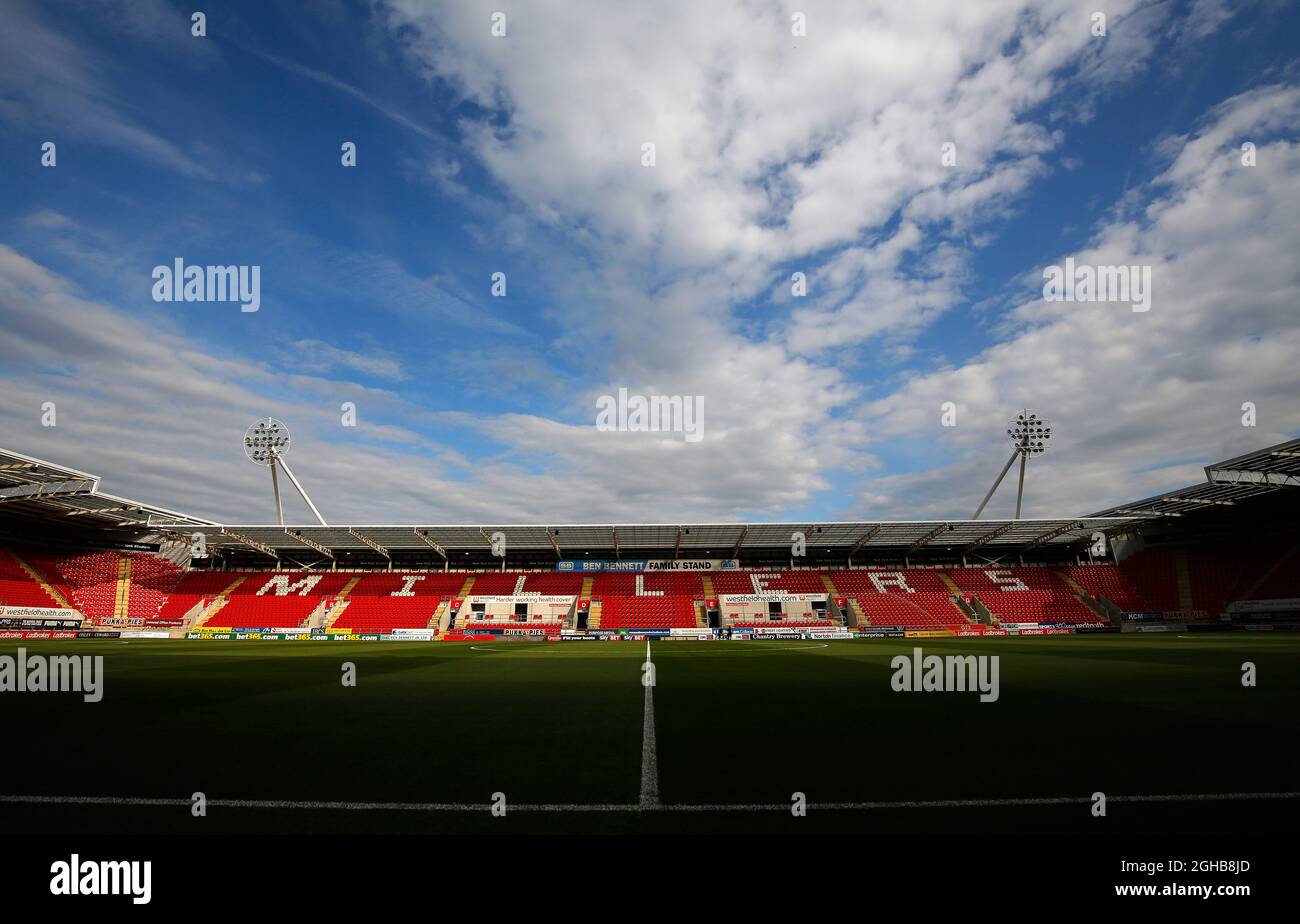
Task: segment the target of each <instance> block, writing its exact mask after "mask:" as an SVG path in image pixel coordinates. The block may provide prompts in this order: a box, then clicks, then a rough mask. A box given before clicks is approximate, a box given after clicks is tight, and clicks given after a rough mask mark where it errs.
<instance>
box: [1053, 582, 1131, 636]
mask: <svg viewBox="0 0 1300 924" xmlns="http://www.w3.org/2000/svg"><path fill="white" fill-rule="evenodd" d="M1053 570H1054V572H1055V574H1056V576H1057V577H1059V578H1060V579H1061V580H1062V581H1064V582H1065V583H1066V584H1067V585H1068V586H1069V588H1070V589H1071V590H1073V591H1074V598H1075V599H1076V600H1078V601H1079V602H1080V603H1082V604H1083V605H1084V606H1086V607H1087V608H1088V609H1090V610H1092V611H1093V612H1094V613H1096V614H1097V615H1098V616H1100V617H1101V618H1102V620H1103V621H1104V622H1105V623H1106V624H1107V625H1112V626H1114V625H1118V623H1116V622H1115V618H1114V615H1113V614H1112V613H1111V611H1110V610H1109V609H1107V608H1106V605H1105V604H1104V603H1102V602H1101V601H1100V600H1098V599H1097V598H1096V597H1094V596H1093V595H1092V594H1090V593H1088V591H1086V590H1084V589H1083V587H1082V586H1081V585H1080V584H1079V582H1078V581H1076V580H1075V579H1074V578H1072V577H1070V576H1069V575H1068V574H1066V573H1065V571H1064V570H1063V569H1060V568H1056V569H1053ZM1113 605H1114V604H1112V606H1113ZM1116 609H1117V610H1118V608H1116Z"/></svg>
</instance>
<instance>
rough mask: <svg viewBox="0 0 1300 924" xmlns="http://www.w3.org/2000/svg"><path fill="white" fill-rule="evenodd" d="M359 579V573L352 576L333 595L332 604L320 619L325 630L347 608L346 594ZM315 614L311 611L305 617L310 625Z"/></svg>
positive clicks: (327, 629)
mask: <svg viewBox="0 0 1300 924" xmlns="http://www.w3.org/2000/svg"><path fill="white" fill-rule="evenodd" d="M360 580H361V576H360V575H358V576H357V577H354V578H353V579H352V580H350V581H348V582H347V583H346V584H344V585H343V589H342V590H340V591H339V592H338V593H337V594H335V595H334V605H333V606H332V607H330V609H329V612H327V613H326V614H325V618H324V619H322V620H321V625H322V626H324V627H325V631H326V632H328V631H329V630H330V629H331V628H333V626H334V623H336V622H338V619H339V617H340V616H342V615H343V611H344V610H346V609H347V608H348V604H349V603H350V602H351V601H350V600H348V594H350V593H352V588H353V587H356V586H357V584H358V583H359V582H360ZM315 615H316V613H315V611H313V612H312V614H311V616H308V617H307V625H309V626H310V625H311V623H312V619H313V617H315Z"/></svg>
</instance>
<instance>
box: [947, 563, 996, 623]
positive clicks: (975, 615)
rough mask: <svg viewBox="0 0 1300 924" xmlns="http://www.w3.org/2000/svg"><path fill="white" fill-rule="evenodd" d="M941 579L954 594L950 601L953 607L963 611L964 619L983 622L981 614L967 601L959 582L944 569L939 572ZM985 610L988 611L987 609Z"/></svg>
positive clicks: (968, 621) (971, 621)
mask: <svg viewBox="0 0 1300 924" xmlns="http://www.w3.org/2000/svg"><path fill="white" fill-rule="evenodd" d="M939 580H941V581H943V586H945V587H947V588H948V590H949V591H950V592H951V593H952V596H951V597H949V598H948V602H949V603H951V604H952V605H953V608H954V609H956V610H957V612H959V613H961V618H962V621H964V622H967V623H970V624H971V625H978V624H979V623H980V622H981V620H980V615H981V614H980V612H979V611H978V610H976V609H975V608H974V607H973V606H971V605H970V604H969V603H967V602H966V595H965V594H964V593H962V590H961V588H960V587H958V586H957V582H956V581H954V580H953V579H952V578H950V577H949V576H948V575H947V574H945V573H944V572H942V571H940V572H939ZM985 612H987V610H986V611H985Z"/></svg>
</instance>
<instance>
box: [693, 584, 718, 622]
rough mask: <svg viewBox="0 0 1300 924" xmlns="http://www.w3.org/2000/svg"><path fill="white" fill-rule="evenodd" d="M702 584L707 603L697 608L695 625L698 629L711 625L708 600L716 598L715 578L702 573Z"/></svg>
mask: <svg viewBox="0 0 1300 924" xmlns="http://www.w3.org/2000/svg"><path fill="white" fill-rule="evenodd" d="M700 586H701V587H703V588H704V600H705V605H704V606H697V607H696V608H695V627H696V628H697V629H707V628H708V627H709V611H708V609H707V607H708V601H709V600H712V599H713V598H714V593H713V578H711V577H709V575H707V574H701V575H700Z"/></svg>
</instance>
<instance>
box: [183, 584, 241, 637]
mask: <svg viewBox="0 0 1300 924" xmlns="http://www.w3.org/2000/svg"><path fill="white" fill-rule="evenodd" d="M245 580H247V579H246V578H242V577H238V578H235V579H234V581H232V582H231V583H230V586H228V587H227V588H226V589H225V590H223V591H222V592H221V593H219V594H217V599H215V600H213V601H212V602H211V603H209V604H208V606H207V609H205V610H204V611H203V612H202V613H200V614H199V618H198V619H196V620H194V625H192V626H191V627H190V628H191V629H197V628H199V627H200V626H204V625H208V624H209V623H211V621H212V617H213V616H215V615H216V614H217V613H219V612H221V611H222V610H223V609H225V607H226V604H227V603H229V602H230V595H231V594H232V593H234V592H235V588H237V587H238V586H239V585H240V584H242V583H244V581H245Z"/></svg>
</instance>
